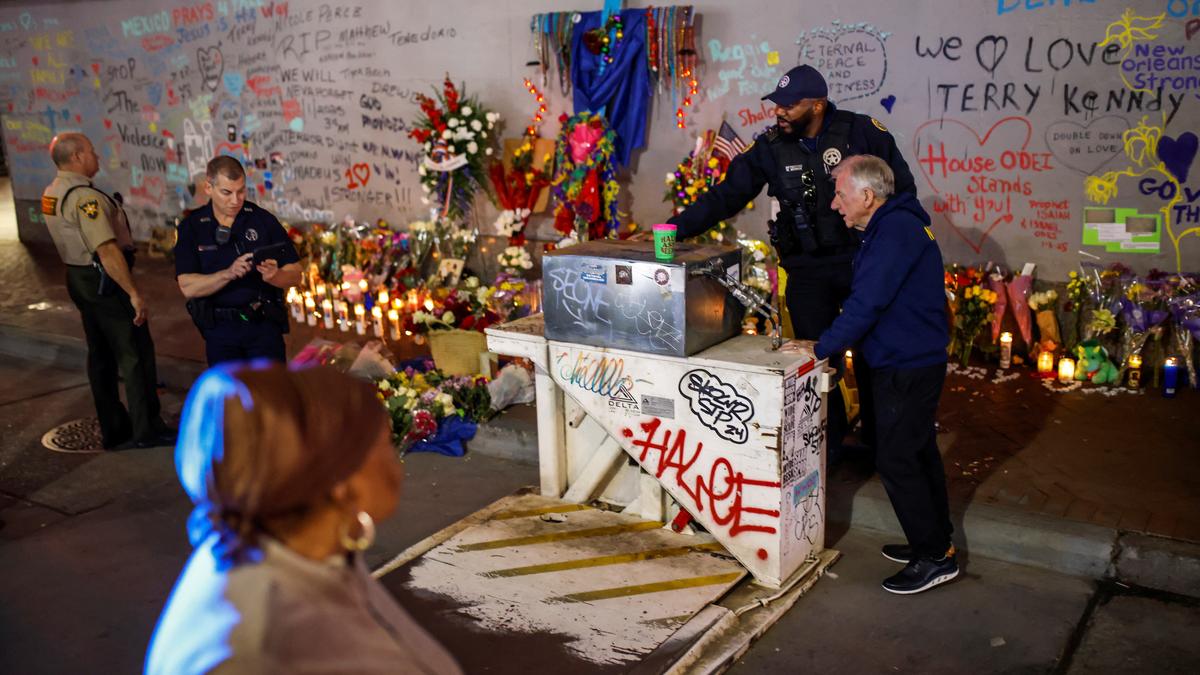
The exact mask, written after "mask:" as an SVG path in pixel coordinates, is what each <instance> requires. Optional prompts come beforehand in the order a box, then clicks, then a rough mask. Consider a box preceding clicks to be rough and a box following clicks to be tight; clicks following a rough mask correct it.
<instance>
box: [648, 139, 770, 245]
mask: <svg viewBox="0 0 1200 675" xmlns="http://www.w3.org/2000/svg"><path fill="white" fill-rule="evenodd" d="M715 139H716V133H715V132H713V131H708V132H706V133H705V134H703V135H701V136H699V137H698V138H696V147H695V148H693V149H692V151H691V152H690V153H688V156H687V157H684V158H683V159H682V160H680V162H679V164H677V165H676V166H675V170H674V171H670V172H668V173H667V177H666V190H665V192H664V193H663V201H664V202H670V203H671V213H672V214H673V215H677V214H679V213H682V212H683V210H684V209H686V208H687V207H689V206H691V205H692V204H695V203H696V200H697V199H699V198H700V196H701V195H703V194H704V193H706V192H708V191H709V189H710V188H712V186H714V185H716V184H717V183H720V182H721V181H722V180H724V179H725V169H726V168H727V167H728V163H722V162H721V160H720V158H718V157H716V156H714V155H713V142H714V140H715ZM753 207H754V203H753V202H750V203H749V204H747V205H746V208H748V209H750V208H753ZM738 237H739V234H738V231H737V228H735V227H734V226H733V225H730V224H729V223H727V222H725V221H721V222H719V223H717V224H716V226H715V227H713V228H711V229H709V230H707V231H705V232H704V233H702V234H699V235H696V236H695V237H693V238H692V240H693V241H699V242H704V241H712V242H717V243H721V242H733V241H736V240H737V239H738Z"/></svg>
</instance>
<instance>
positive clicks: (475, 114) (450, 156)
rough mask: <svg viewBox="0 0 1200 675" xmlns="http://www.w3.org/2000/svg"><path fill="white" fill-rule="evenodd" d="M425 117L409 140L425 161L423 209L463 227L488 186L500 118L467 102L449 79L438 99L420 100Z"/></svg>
mask: <svg viewBox="0 0 1200 675" xmlns="http://www.w3.org/2000/svg"><path fill="white" fill-rule="evenodd" d="M417 103H418V105H419V106H420V109H421V117H420V118H419V119H418V120H417V122H416V128H414V129H413V130H412V131H410V132H408V135H409V136H410V137H411V138H413V139H414V140H416V141H417V142H418V143H421V144H422V148H423V150H424V154H425V156H424V158H423V159H422V160H421V163H420V165H418V167H417V173H418V175H419V176H420V178H421V190H422V191H423V192H424V193H425V195H426V196H425V197H422V198H421V201H422V203H424V204H427V205H431V206H433V207H434V208H435V209H436V210H437V211H438V212H439V215H438V218H439V219H448V220H451V221H456V222H461V221H462V220H464V219H465V218H466V216H467V214H468V213H470V211H471V207H472V205H473V203H474V201H475V194H476V193H477V192H478V191H479V190H480V189H482V190H484V191H485V192H486V191H488V190H489V189H490V186H489V185H488V183H487V180H486V177H487V159H486V158H487V157H490V156H491V155H492V152H493V151H492V148H491V147H490V146H491V142H492V136H493V134H494V133H495V132H494V129H495V126H496V122H497V121H499V119H500V116H499V115H497V114H496V113H494V112H489V111H488V110H486V109H485V108H484V107H483V106H482V105H481V104H480V103H479V101H478V100H476V99H474V98H465V97H463V96H462V94H461V93H460V91H459V89H458V87H455V86H454V83H453V82H451V81H450V77H449V76H447V77H446V80H445V82H444V83H443V84H442V91H441V92H440V93H439V94H438V95H437V99H436V100H435V99H433V98H430V97H428V96H424V95H420V96H418V97H417Z"/></svg>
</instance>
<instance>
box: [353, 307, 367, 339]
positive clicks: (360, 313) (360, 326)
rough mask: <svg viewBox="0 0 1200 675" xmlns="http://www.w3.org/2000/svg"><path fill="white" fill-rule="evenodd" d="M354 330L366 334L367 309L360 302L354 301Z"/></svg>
mask: <svg viewBox="0 0 1200 675" xmlns="http://www.w3.org/2000/svg"><path fill="white" fill-rule="evenodd" d="M354 332H356V333H358V334H359V335H366V334H367V310H366V309H365V308H364V307H363V306H362V304H360V303H354Z"/></svg>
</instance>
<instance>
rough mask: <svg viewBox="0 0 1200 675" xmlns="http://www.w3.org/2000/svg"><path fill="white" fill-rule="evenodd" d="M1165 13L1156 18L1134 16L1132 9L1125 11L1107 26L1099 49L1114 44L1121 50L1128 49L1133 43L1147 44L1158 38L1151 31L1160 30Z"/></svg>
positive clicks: (1156, 34) (1165, 16)
mask: <svg viewBox="0 0 1200 675" xmlns="http://www.w3.org/2000/svg"><path fill="white" fill-rule="evenodd" d="M1166 18H1167V15H1166V13H1163V14H1159V15H1158V16H1135V15H1134V13H1133V10H1132V9H1126V10H1125V12H1124V13H1123V14H1121V18H1120V19H1117V20H1116V21H1114V22H1112V23H1111V24H1109V25H1108V30H1107V31H1106V32H1105V35H1104V42H1101V43H1100V46H1101V47H1107V46H1108V45H1110V44H1113V43H1116V44H1119V45H1121V48H1122V49H1129V48H1130V47H1131V46H1133V43H1135V42H1149V41H1151V40H1154V39H1157V38H1158V33H1153V32H1151V31H1153V30H1155V29H1156V28H1161V27H1162V24H1163V20H1164V19H1166Z"/></svg>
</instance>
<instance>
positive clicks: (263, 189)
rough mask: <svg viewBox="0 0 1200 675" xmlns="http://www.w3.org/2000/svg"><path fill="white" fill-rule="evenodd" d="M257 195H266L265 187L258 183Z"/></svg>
mask: <svg viewBox="0 0 1200 675" xmlns="http://www.w3.org/2000/svg"><path fill="white" fill-rule="evenodd" d="M258 194H259V195H265V194H267V188H266V186H264V185H263V184H262V183H259V184H258Z"/></svg>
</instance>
